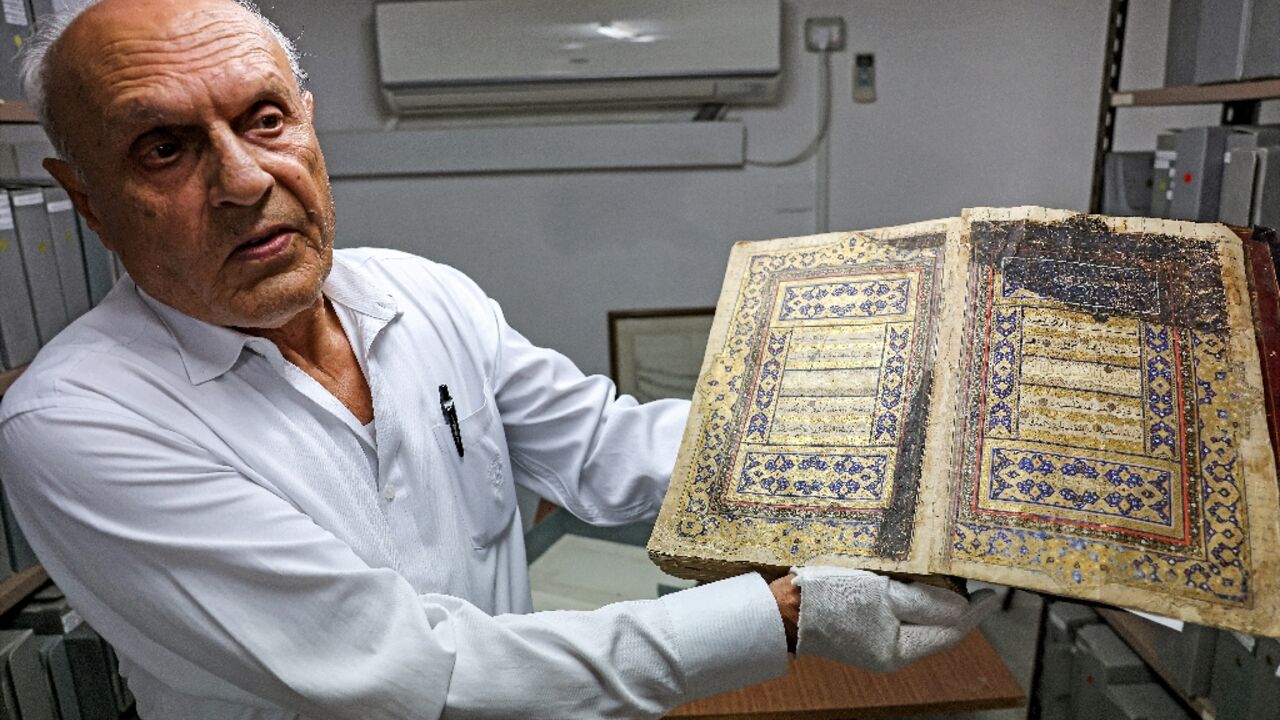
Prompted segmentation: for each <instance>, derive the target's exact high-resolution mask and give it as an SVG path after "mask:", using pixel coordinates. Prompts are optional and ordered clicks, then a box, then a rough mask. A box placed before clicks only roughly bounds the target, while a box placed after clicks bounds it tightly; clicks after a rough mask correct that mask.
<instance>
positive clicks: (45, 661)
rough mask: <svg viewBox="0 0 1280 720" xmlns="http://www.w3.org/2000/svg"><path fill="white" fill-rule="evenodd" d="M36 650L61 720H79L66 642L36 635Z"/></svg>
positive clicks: (78, 705) (78, 708)
mask: <svg viewBox="0 0 1280 720" xmlns="http://www.w3.org/2000/svg"><path fill="white" fill-rule="evenodd" d="M36 650H37V651H38V652H39V653H40V664H41V665H42V666H43V667H44V672H45V680H46V681H47V682H48V684H49V689H50V692H52V693H53V699H54V702H55V703H56V705H57V711H58V717H59V718H61V720H81V719H80V703H79V702H77V701H76V687H75V681H74V680H73V679H72V677H71V661H70V660H69V659H68V658H67V644H66V641H65V640H64V639H63V638H62V637H61V636H58V635H36Z"/></svg>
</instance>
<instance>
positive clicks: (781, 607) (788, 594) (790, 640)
mask: <svg viewBox="0 0 1280 720" xmlns="http://www.w3.org/2000/svg"><path fill="white" fill-rule="evenodd" d="M795 577H796V574H795V573H791V574H790V575H784V576H782V577H780V578H778V579H777V580H774V581H773V582H771V583H769V589H770V590H772V591H773V599H774V600H777V601H778V613H779V614H781V615H782V629H783V630H785V631H786V633H787V651H788V652H795V651H796V637H797V633H798V628H799V627H800V586H799V585H796V584H795V583H794V582H793V580H795Z"/></svg>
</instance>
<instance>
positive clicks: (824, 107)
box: [743, 50, 831, 167]
mask: <svg viewBox="0 0 1280 720" xmlns="http://www.w3.org/2000/svg"><path fill="white" fill-rule="evenodd" d="M819 56H820V57H821V58H822V61H821V62H820V63H819V64H818V95H819V98H818V102H819V107H818V117H819V121H818V122H819V124H818V134H817V136H815V137H814V138H813V140H811V141H810V142H809V144H808V145H806V146H805V147H804V149H803V150H801V151H800V152H799V153H798V154H796V155H794V156H792V157H789V158H787V159H785V160H753V159H751V158H747V159H746V160H744V161H743V162H744V163H745V164H747V165H752V166H755V167H789V166H791V165H797V164H799V163H802V162H804V161H805V160H808V159H809V158H810V157H812V156H813V154H814V153H815V152H817V151H818V148H819V147H821V146H822V141H823V140H826V139H827V133H828V132H829V131H830V130H831V51H830V50H823V51H822V52H821V53H819Z"/></svg>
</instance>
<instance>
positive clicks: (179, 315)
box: [134, 252, 400, 385]
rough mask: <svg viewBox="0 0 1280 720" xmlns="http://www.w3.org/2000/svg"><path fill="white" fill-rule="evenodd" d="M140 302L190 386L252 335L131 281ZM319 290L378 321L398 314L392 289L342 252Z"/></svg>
mask: <svg viewBox="0 0 1280 720" xmlns="http://www.w3.org/2000/svg"><path fill="white" fill-rule="evenodd" d="M134 288H135V289H136V290H137V292H138V296H139V297H140V298H142V301H143V303H145V304H146V305H147V306H148V307H150V308H151V309H152V310H154V311H155V313H156V315H157V316H159V318H160V321H161V322H163V323H164V324H165V327H167V328H168V329H169V332H170V333H171V334H172V335H173V339H174V341H175V342H176V343H177V345H178V353H179V354H180V355H181V356H182V363H183V365H184V366H185V367H186V370H187V377H188V378H189V379H190V380H191V384H192V385H201V384H204V383H206V382H208V381H210V380H213V379H214V378H217V377H220V376H222V375H223V374H225V373H226V372H227V371H229V370H230V369H231V368H232V367H233V366H234V365H235V364H236V361H237V360H239V359H240V353H242V352H243V351H244V348H245V345H246V344H249V343H250V342H252V341H253V340H255V339H256V337H255V336H253V335H248V334H246V333H242V332H240V331H239V330H233V329H231V328H228V327H222V326H220V325H213V324H210V323H207V322H204V321H203V320H197V319H195V318H193V317H191V316H189V315H187V314H185V313H183V312H181V311H178V310H175V309H174V308H172V307H169V306H168V305H166V304H164V303H162V302H160V301H159V300H156V299H155V298H153V297H151V296H150V295H148V294H147V292H146V291H145V290H143V289H142V288H141V287H138V286H137V284H136V283H135V284H134ZM322 292H323V293H324V294H325V296H326V297H328V298H329V300H330V301H331V302H334V303H337V304H339V305H342V306H344V307H347V308H349V309H351V310H353V311H355V312H358V313H360V314H362V315H367V316H369V317H371V318H374V319H376V320H377V321H379V324H380V325H385V324H386V323H388V322H390V321H391V320H392V319H393V318H395V317H396V315H398V314H399V312H400V310H399V304H398V302H397V300H396V297H395V295H394V293H392V292H391V290H390V288H389V287H387V286H386V285H385V284H383V283H379V282H377V281H376V280H375V279H374V278H371V277H370V276H369V275H368V274H367V273H365V272H363V271H362V270H361V269H360V268H359V267H357V266H356V265H355V264H353V263H351V262H348V261H347V260H345V259H344V258H343V257H342V254H341V253H338V252H335V253H334V255H333V269H332V270H330V272H329V277H328V278H326V279H325V282H324V287H323V288H322Z"/></svg>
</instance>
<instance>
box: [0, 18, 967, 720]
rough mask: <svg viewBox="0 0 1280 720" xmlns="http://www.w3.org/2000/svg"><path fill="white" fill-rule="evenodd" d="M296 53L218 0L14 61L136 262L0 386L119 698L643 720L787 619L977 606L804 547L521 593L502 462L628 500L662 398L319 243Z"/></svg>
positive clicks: (900, 643)
mask: <svg viewBox="0 0 1280 720" xmlns="http://www.w3.org/2000/svg"><path fill="white" fill-rule="evenodd" d="M299 76H300V72H299V71H298V68H297V65H296V59H295V58H294V53H293V49H292V46H291V44H290V43H289V42H288V40H287V39H285V38H284V37H283V36H281V35H280V33H279V32H278V30H276V29H275V28H274V26H272V25H270V24H269V23H267V22H266V21H264V20H263V19H262V18H261V17H260V16H258V15H257V14H256V11H255V10H253V9H252V8H250V7H247V6H246V5H243V4H238V3H236V2H232V1H231V0H103V2H100V3H97V4H94V5H92V6H90V7H89V8H88V9H87V10H85V11H83V12H82V13H81V14H79V15H78V16H74V17H64V18H58V19H55V20H53V21H52V22H49V23H48V26H47V27H46V29H45V30H43V31H42V34H41V36H40V37H39V38H37V39H36V41H34V42H33V43H31V47H30V49H29V51H28V55H27V57H26V59H25V65H24V81H25V83H26V86H27V90H28V94H29V95H30V97H31V100H32V102H33V104H34V105H35V106H36V108H37V109H38V111H39V113H40V115H41V118H42V120H43V122H44V125H45V128H46V130H47V131H48V132H49V135H50V137H51V138H52V139H53V140H54V142H55V145H56V146H57V148H58V152H59V154H60V158H59V159H50V160H48V161H46V167H47V168H48V170H49V171H50V172H51V173H52V174H53V176H54V177H55V178H56V179H57V180H58V182H59V183H60V184H61V185H62V186H63V187H65V188H66V189H67V191H68V192H69V193H70V195H71V197H72V199H73V201H74V203H75V205H76V208H77V210H78V211H79V212H80V213H82V214H83V215H84V218H85V220H86V221H87V222H88V224H89V225H90V227H92V228H94V229H95V230H96V231H97V232H98V233H99V234H100V235H101V237H102V240H103V242H104V243H105V244H106V245H107V246H108V247H109V248H110V249H111V250H113V251H115V252H116V253H118V254H119V256H120V258H121V261H122V262H123V263H124V266H125V267H126V268H127V269H128V271H129V275H130V277H129V278H128V279H125V280H122V281H121V282H120V283H119V284H118V285H117V286H116V287H115V288H114V290H113V291H112V292H111V294H110V295H109V296H108V297H107V299H106V300H105V301H104V302H103V303H102V304H101V305H100V306H99V307H98V308H96V309H95V310H94V311H93V312H91V313H89V314H88V315H86V316H85V317H83V318H81V319H80V320H79V321H78V322H76V323H75V324H73V325H72V326H71V327H70V328H69V329H68V330H67V331H66V332H64V333H63V334H62V335H60V336H59V337H58V338H57V339H55V340H54V341H53V342H52V343H50V344H49V345H48V346H47V347H46V348H45V349H44V350H43V351H42V352H41V354H40V356H39V357H38V358H37V360H36V362H35V363H34V364H33V365H32V367H31V368H30V370H29V371H28V372H27V373H26V374H25V375H24V376H23V378H22V379H21V381H19V383H18V384H17V385H15V387H14V388H13V389H12V390H11V391H10V393H9V394H8V395H7V396H6V397H5V399H4V406H3V411H2V412H0V458H3V460H2V466H0V471H2V474H3V477H4V478H5V482H6V483H7V485H8V489H9V491H10V494H11V498H12V503H13V507H14V511H15V513H16V515H17V516H18V518H19V520H20V521H21V523H22V526H23V528H24V529H25V530H26V531H27V534H28V537H29V539H30V542H31V544H32V546H33V547H34V548H35V550H36V552H37V554H38V555H39V557H40V558H41V560H42V561H43V563H44V565H45V567H46V568H47V569H48V571H49V573H50V575H51V576H52V577H53V578H54V579H55V580H56V581H57V583H58V584H59V586H60V587H61V588H62V589H63V590H64V591H65V592H66V594H67V596H68V597H69V598H70V599H71V601H72V603H73V604H74V605H75V606H76V607H77V609H79V610H80V612H81V613H82V614H83V615H84V616H85V617H86V618H87V619H88V620H89V622H90V623H92V624H93V625H94V627H96V628H97V629H98V630H99V631H100V632H101V633H102V634H103V636H105V637H106V639H107V640H109V641H110V642H111V643H112V644H113V645H114V646H115V647H116V649H117V652H118V654H119V656H120V660H121V668H122V671H123V673H124V674H125V675H126V676H127V677H128V681H129V685H130V688H131V689H132V690H133V692H134V694H135V695H136V696H137V698H138V708H139V712H140V714H141V716H142V717H143V718H186V719H194V720H203V719H214V718H218V719H221V718H297V717H308V718H350V719H352V720H355V719H359V720H372V719H375V718H429V717H437V716H442V715H443V716H449V717H481V716H488V717H548V718H568V717H641V716H652V715H657V714H661V713H662V712H664V711H665V710H666V709H668V708H670V707H672V706H673V705H675V704H678V703H680V702H683V701H686V700H688V699H691V698H693V697H697V696H700V695H705V694H709V693H714V692H718V691H722V690H726V689H729V688H732V687H736V686H740V685H743V684H747V683H751V682H755V681H760V680H763V679H766V678H770V677H773V676H776V675H778V674H780V673H781V672H782V671H783V670H784V668H785V665H786V663H785V658H786V652H787V649H788V641H789V640H790V641H791V642H792V643H794V640H795V635H796V628H797V624H798V625H799V635H800V651H801V652H805V651H811V652H815V653H821V654H825V655H828V656H831V657H835V658H837V659H841V660H845V661H853V662H860V663H862V664H865V665H869V666H872V667H876V668H882V669H883V668H889V667H894V666H897V665H900V664H902V663H903V662H907V661H910V660H912V659H914V658H916V657H919V656H921V655H924V654H926V653H929V652H933V651H936V650H938V649H941V648H944V647H946V646H948V645H950V644H952V643H954V642H956V641H957V640H958V639H959V638H960V637H961V636H963V634H964V633H965V632H967V630H968V629H970V628H971V627H972V625H973V623H974V622H976V618H977V616H978V615H979V614H981V608H975V607H973V606H971V605H970V604H968V603H966V602H965V601H964V600H962V599H960V598H959V597H958V596H955V595H951V594H950V593H947V592H945V591H940V590H936V589H933V588H923V587H917V586H909V585H903V584H900V583H896V582H891V581H889V580H888V579H886V578H882V577H879V576H875V575H872V574H870V573H857V572H849V571H845V572H840V571H836V570H834V569H832V570H823V569H819V568H806V569H802V570H801V571H800V575H799V577H798V578H795V577H792V576H788V577H786V578H781V579H778V580H775V581H774V582H772V583H771V584H770V583H766V582H765V581H764V580H762V579H761V578H760V577H758V576H755V575H750V576H743V577H738V578H733V579H730V580H726V581H722V582H719V583H714V584H710V585H706V586H703V587H699V588H695V589H693V590H689V591H685V592H682V593H676V594H673V595H670V596H667V597H665V598H663V599H661V600H652V601H635V602H629V603H620V604H617V605H613V606H610V607H607V608H605V609H602V610H599V611H596V612H585V613H578V612H552V613H535V614H521V613H527V612H528V611H529V610H530V597H529V587H528V579H527V576H526V570H525V567H524V547H523V544H522V536H521V532H520V530H521V523H520V519H519V514H518V513H517V512H516V509H515V502H514V486H515V483H520V484H521V485H523V486H525V487H528V488H530V489H532V490H533V491H535V492H537V493H539V494H540V495H542V496H544V497H547V498H550V499H552V500H554V501H555V502H557V503H559V504H561V505H563V506H565V507H567V508H569V509H570V510H571V511H572V512H574V513H575V514H577V515H579V516H580V517H583V518H585V519H587V520H589V521H593V522H597V523H604V524H607V523H622V522H629V521H635V520H641V519H645V518H652V517H653V515H654V514H655V513H656V511H657V509H658V507H659V505H660V500H661V497H662V494H663V492H664V490H665V487H666V484H667V481H668V476H669V473H670V471H671V467H672V463H673V458H674V454H675V448H676V445H677V441H678V438H679V436H680V433H681V430H682V426H683V423H684V418H685V414H686V412H687V405H686V404H684V403H680V402H675V401H668V402H660V403H652V404H649V405H645V406H638V405H636V403H635V402H634V401H632V400H630V399H629V398H620V399H615V398H614V390H613V387H612V385H611V384H610V383H609V382H608V381H607V380H605V379H603V378H588V377H584V376H583V375H582V374H581V373H580V372H578V370H577V369H576V368H574V367H573V366H572V364H571V363H570V362H569V361H568V360H566V359H565V358H564V357H562V356H560V355H558V354H555V353H553V352H551V351H547V350H542V349H539V348H536V347H533V346H532V345H530V344H529V343H528V342H527V341H526V340H525V339H524V338H522V337H521V336H520V335H519V334H517V333H516V332H515V331H514V330H512V329H511V328H509V327H508V326H507V325H506V323H505V322H504V320H503V317H502V314H501V312H500V311H499V310H498V308H497V307H496V306H495V305H494V304H493V303H492V302H491V301H489V300H488V299H487V298H486V297H485V296H484V294H483V293H482V292H481V291H480V290H479V289H477V288H476V287H475V286H474V285H473V284H472V283H471V282H470V281H469V280H467V278H465V277H464V276H462V275H461V274H459V273H458V272H456V271H454V270H451V269H449V268H446V267H442V266H439V265H435V264H433V263H431V262H429V261H426V260H423V259H420V258H417V257H412V256H409V255H405V254H402V253H396V252H390V251H380V250H349V251H341V252H334V251H333V243H334V235H335V224H334V209H333V201H332V198H331V196H330V191H329V186H328V181H327V177H326V172H325V164H324V157H323V156H322V154H321V152H320V148H319V146H318V144H317V142H316V136H315V133H314V130H313V128H312V112H313V102H314V101H313V98H312V97H311V95H310V94H309V93H307V92H305V91H303V90H302V89H301V88H300V85H299V83H298V77H299ZM357 241H358V238H357ZM5 291H6V292H9V291H10V290H8V289H6V290H5ZM793 581H794V582H793ZM801 586H803V588H804V593H805V595H804V597H805V601H804V603H803V605H802V604H801V601H800V587H801Z"/></svg>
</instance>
